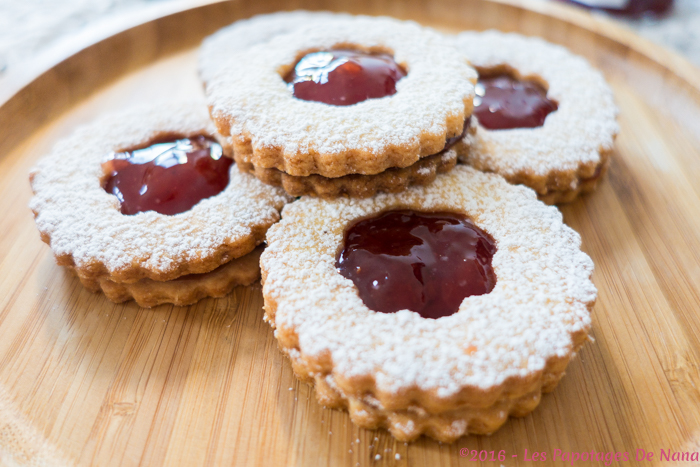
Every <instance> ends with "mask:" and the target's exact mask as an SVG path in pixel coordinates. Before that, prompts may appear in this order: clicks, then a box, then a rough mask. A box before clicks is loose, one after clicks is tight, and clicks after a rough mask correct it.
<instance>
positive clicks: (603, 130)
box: [457, 31, 618, 204]
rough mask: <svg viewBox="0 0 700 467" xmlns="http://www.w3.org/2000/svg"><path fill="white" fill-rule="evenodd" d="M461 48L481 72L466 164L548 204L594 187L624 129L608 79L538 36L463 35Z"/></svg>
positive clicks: (464, 157) (574, 196)
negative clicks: (523, 188) (518, 186)
mask: <svg viewBox="0 0 700 467" xmlns="http://www.w3.org/2000/svg"><path fill="white" fill-rule="evenodd" d="M457 44H458V46H459V48H460V50H461V51H462V52H463V53H465V54H466V55H467V57H468V58H469V60H470V61H471V63H472V65H473V66H474V67H476V69H477V71H478V72H479V82H478V83H477V85H476V94H477V96H476V99H475V107H474V117H473V118H474V120H475V122H474V124H473V127H474V130H475V131H473V132H470V133H469V134H468V135H467V137H466V138H465V142H466V143H467V144H468V145H469V146H470V147H469V150H468V151H465V153H464V155H463V156H461V160H463V161H464V162H466V163H468V164H470V165H472V166H473V167H476V168H477V169H479V170H483V171H488V172H496V173H498V174H500V175H502V176H504V177H505V178H506V179H507V180H508V181H510V182H511V183H522V184H524V185H527V186H529V187H530V188H533V189H534V190H535V191H536V192H537V194H538V196H539V197H540V199H541V200H543V201H545V202H546V203H548V204H554V203H561V202H569V201H572V200H573V199H575V198H576V197H577V196H578V195H579V194H580V193H585V192H587V191H591V190H593V189H594V188H595V186H596V183H597V182H598V180H599V179H600V178H601V176H602V175H603V173H604V172H605V171H606V169H607V166H608V161H609V158H610V154H611V153H612V150H613V142H614V139H615V136H616V135H617V132H618V125H617V122H616V117H617V107H616V106H615V103H614V100H613V94H612V91H611V90H610V87H609V86H608V85H607V83H606V82H605V80H604V78H603V76H602V75H601V74H600V73H599V72H598V71H596V70H595V69H593V68H592V67H591V66H590V65H589V64H588V62H586V60H584V59H583V58H582V57H578V56H576V55H573V54H571V53H570V52H569V51H568V50H566V49H565V48H563V47H560V46H557V45H554V44H550V43H547V42H545V41H543V40H542V39H538V38H533V37H525V36H521V35H518V34H504V33H501V32H497V31H487V32H483V33H477V32H464V33H461V34H459V35H458V36H457Z"/></svg>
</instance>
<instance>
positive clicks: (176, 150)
mask: <svg viewBox="0 0 700 467" xmlns="http://www.w3.org/2000/svg"><path fill="white" fill-rule="evenodd" d="M231 164H233V159H230V158H228V157H223V150H222V148H221V145H220V144H219V143H218V142H216V140H214V139H213V138H211V137H209V136H205V135H196V136H189V137H188V136H183V135H177V134H165V135H162V136H160V137H158V138H154V139H153V140H151V141H150V142H149V143H147V144H145V145H140V146H137V147H134V148H130V149H127V150H121V151H118V152H113V153H111V154H109V155H108V156H107V157H106V160H105V161H104V162H103V163H102V169H103V171H104V178H103V180H102V187H103V188H104V189H105V191H106V192H107V193H110V194H112V195H114V196H116V197H117V199H119V203H120V211H121V213H122V214H125V215H133V214H137V213H139V212H145V211H156V212H158V213H160V214H166V215H174V214H179V213H181V212H185V211H189V210H190V209H191V208H192V207H193V206H194V205H195V204H197V203H199V202H200V201H201V200H203V199H205V198H210V197H212V196H215V195H217V194H219V193H221V192H222V191H223V190H224V189H225V188H226V186H228V183H229V169H230V167H231Z"/></svg>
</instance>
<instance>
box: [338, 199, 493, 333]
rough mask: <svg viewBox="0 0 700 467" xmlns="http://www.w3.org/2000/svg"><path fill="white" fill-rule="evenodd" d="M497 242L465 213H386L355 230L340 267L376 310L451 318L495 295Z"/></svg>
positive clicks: (347, 235)
mask: <svg viewBox="0 0 700 467" xmlns="http://www.w3.org/2000/svg"><path fill="white" fill-rule="evenodd" d="M495 252H496V243H495V241H494V240H493V238H491V236H490V235H489V234H487V233H486V232H484V231H483V230H481V229H480V228H479V227H477V226H475V225H474V224H473V223H472V222H471V221H470V220H469V219H468V218H466V217H465V216H463V215H461V214H456V213H448V212H435V213H431V212H417V211H409V210H397V211H388V212H384V213H382V214H379V215H377V216H375V217H371V218H369V219H364V220H361V221H358V222H356V223H355V224H353V225H351V226H350V228H348V229H347V230H346V232H345V242H344V245H343V250H342V251H341V252H340V254H339V256H338V259H337V261H336V267H337V268H338V270H339V272H340V273H341V274H342V275H343V276H344V277H346V278H348V279H350V280H351V281H352V282H353V283H354V284H355V286H356V287H357V289H358V290H359V294H360V298H362V301H363V302H364V303H365V305H367V307H369V308H370V309H372V310H374V311H379V312H382V313H394V312H397V311H399V310H405V309H408V310H411V311H415V312H416V313H418V314H420V315H421V316H422V317H424V318H433V319H437V318H440V317H443V316H449V315H451V314H453V313H455V312H457V310H458V309H459V305H460V304H461V303H462V301H463V300H464V298H465V297H469V296H472V295H483V294H486V293H489V292H490V291H491V290H493V287H494V285H495V284H496V275H495V273H494V271H493V268H492V267H491V260H492V258H493V255H494V254H495Z"/></svg>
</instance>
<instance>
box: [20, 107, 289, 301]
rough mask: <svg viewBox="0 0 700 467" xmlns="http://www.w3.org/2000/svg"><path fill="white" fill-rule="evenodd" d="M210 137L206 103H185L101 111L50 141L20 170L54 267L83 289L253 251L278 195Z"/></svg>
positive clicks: (209, 266)
mask: <svg viewBox="0 0 700 467" xmlns="http://www.w3.org/2000/svg"><path fill="white" fill-rule="evenodd" d="M217 138H219V137H218V135H217V134H216V131H215V129H214V127H213V124H212V123H211V122H210V121H209V119H208V116H207V112H206V108H204V107H203V106H200V105H198V104H194V103H185V104H172V105H159V106H158V107H154V108H139V109H133V110H130V111H126V112H121V113H118V114H114V115H110V116H107V117H104V118H102V119H100V120H98V121H96V122H94V123H93V124H90V125H87V126H85V127H82V128H80V129H78V130H77V131H76V132H75V133H74V134H73V135H72V136H70V137H68V138H67V139H65V140H63V141H61V142H59V143H58V144H57V145H56V146H55V148H54V149H53V151H52V152H51V154H49V155H48V156H47V157H46V158H44V159H43V160H42V161H40V162H39V164H38V165H37V166H36V167H35V168H34V169H33V170H32V172H31V174H30V181H31V184H32V189H33V190H34V197H33V198H32V200H31V203H30V207H31V209H32V211H33V212H34V214H35V217H36V224H37V228H38V229H39V232H40V233H41V237H42V239H43V240H44V241H45V242H46V243H48V244H49V245H50V246H51V248H52V250H53V252H54V255H55V257H56V260H57V262H58V264H60V265H62V266H68V267H70V268H72V269H73V270H74V271H75V272H76V274H77V275H78V277H80V279H81V281H83V282H84V283H86V284H88V285H89V284H93V285H94V284H96V283H99V282H100V281H105V280H106V281H111V282H114V283H136V282H138V281H141V280H145V279H149V280H152V281H161V282H162V281H170V280H173V279H176V278H178V277H181V276H184V275H188V274H202V273H207V272H210V271H213V270H214V269H216V268H218V267H219V266H221V265H222V264H225V263H227V262H229V261H230V260H232V259H234V258H240V257H242V256H244V255H247V254H248V253H250V252H251V251H253V249H254V248H255V247H256V246H257V245H258V244H260V243H261V242H262V241H263V240H264V238H265V233H266V231H267V229H268V227H269V226H270V225H272V224H273V223H275V222H276V221H277V220H278V219H279V210H280V209H281V208H282V206H283V205H284V203H285V202H287V200H288V198H287V197H286V195H285V194H284V193H283V192H282V190H280V189H277V188H273V187H270V186H267V185H265V184H262V183H260V182H259V181H258V180H256V179H255V178H254V177H252V176H250V175H247V174H244V173H241V172H240V171H238V170H237V169H235V167H233V165H232V161H231V160H230V159H228V158H224V157H221V155H222V154H221V153H222V148H221V146H220V145H219V144H218V142H217ZM93 288H94V287H93Z"/></svg>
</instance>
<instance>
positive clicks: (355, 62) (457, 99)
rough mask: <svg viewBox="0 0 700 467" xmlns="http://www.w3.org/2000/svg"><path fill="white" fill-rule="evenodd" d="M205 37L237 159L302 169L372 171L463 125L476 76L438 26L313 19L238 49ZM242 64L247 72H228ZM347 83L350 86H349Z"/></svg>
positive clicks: (211, 96) (437, 145) (404, 162)
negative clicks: (435, 28) (438, 29)
mask: <svg viewBox="0 0 700 467" xmlns="http://www.w3.org/2000/svg"><path fill="white" fill-rule="evenodd" d="M234 32H235V27H232V28H231V29H230V30H228V31H223V32H221V33H219V34H218V35H217V36H216V37H215V38H214V39H212V40H208V41H205V43H204V45H203V48H202V52H201V56H202V59H201V62H200V63H201V65H200V70H201V74H202V77H203V79H204V80H205V87H206V94H207V99H208V102H209V106H210V111H211V115H212V117H213V119H214V120H215V122H216V124H217V127H218V128H219V130H220V132H221V133H222V134H223V135H224V136H227V137H230V139H231V143H232V146H233V151H234V154H235V156H236V158H237V160H239V161H240V162H244V163H247V164H252V165H253V166H255V167H256V168H260V169H277V170H279V171H282V172H285V173H286V174H288V175H292V176H296V177H300V176H303V177H305V176H308V175H313V174H315V175H320V176H323V177H328V178H337V177H342V176H345V175H350V174H364V175H372V174H377V173H380V172H383V171H384V170H386V169H389V168H393V167H399V168H403V167H407V166H410V165H412V164H414V163H415V162H417V161H418V160H419V159H420V158H422V157H427V156H430V155H434V154H437V153H439V152H440V151H442V150H443V149H444V147H445V145H446V142H447V141H448V140H449V139H450V138H454V137H456V136H459V135H460V134H462V133H463V130H464V127H465V124H466V120H467V119H468V118H469V116H470V115H471V110H472V106H473V96H474V89H473V82H474V81H475V78H476V75H475V72H474V70H473V69H472V68H470V67H469V66H468V65H467V63H466V61H464V60H462V59H460V56H461V55H460V54H459V52H457V51H456V49H455V48H454V46H453V45H451V44H450V43H448V41H447V40H446V39H445V38H444V37H443V36H441V35H440V34H438V33H436V32H433V31H431V30H428V29H425V28H422V27H420V26H418V25H417V24H415V23H411V22H402V21H398V20H394V19H390V18H371V17H363V16H358V17H334V19H333V20H332V21H328V22H324V21H314V22H313V24H310V25H306V26H302V27H299V28H296V29H294V30H293V31H291V32H289V33H286V34H280V35H276V36H274V37H272V38H271V39H269V40H268V41H266V42H264V43H258V44H256V45H253V46H251V47H246V48H244V49H243V50H237V49H236V48H235V47H228V46H227V42H228V41H227V40H226V38H227V37H228V34H231V35H233V34H234ZM241 63H245V65H246V73H240V72H233V71H234V70H239V69H240V64H241ZM350 82H351V83H350Z"/></svg>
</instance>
